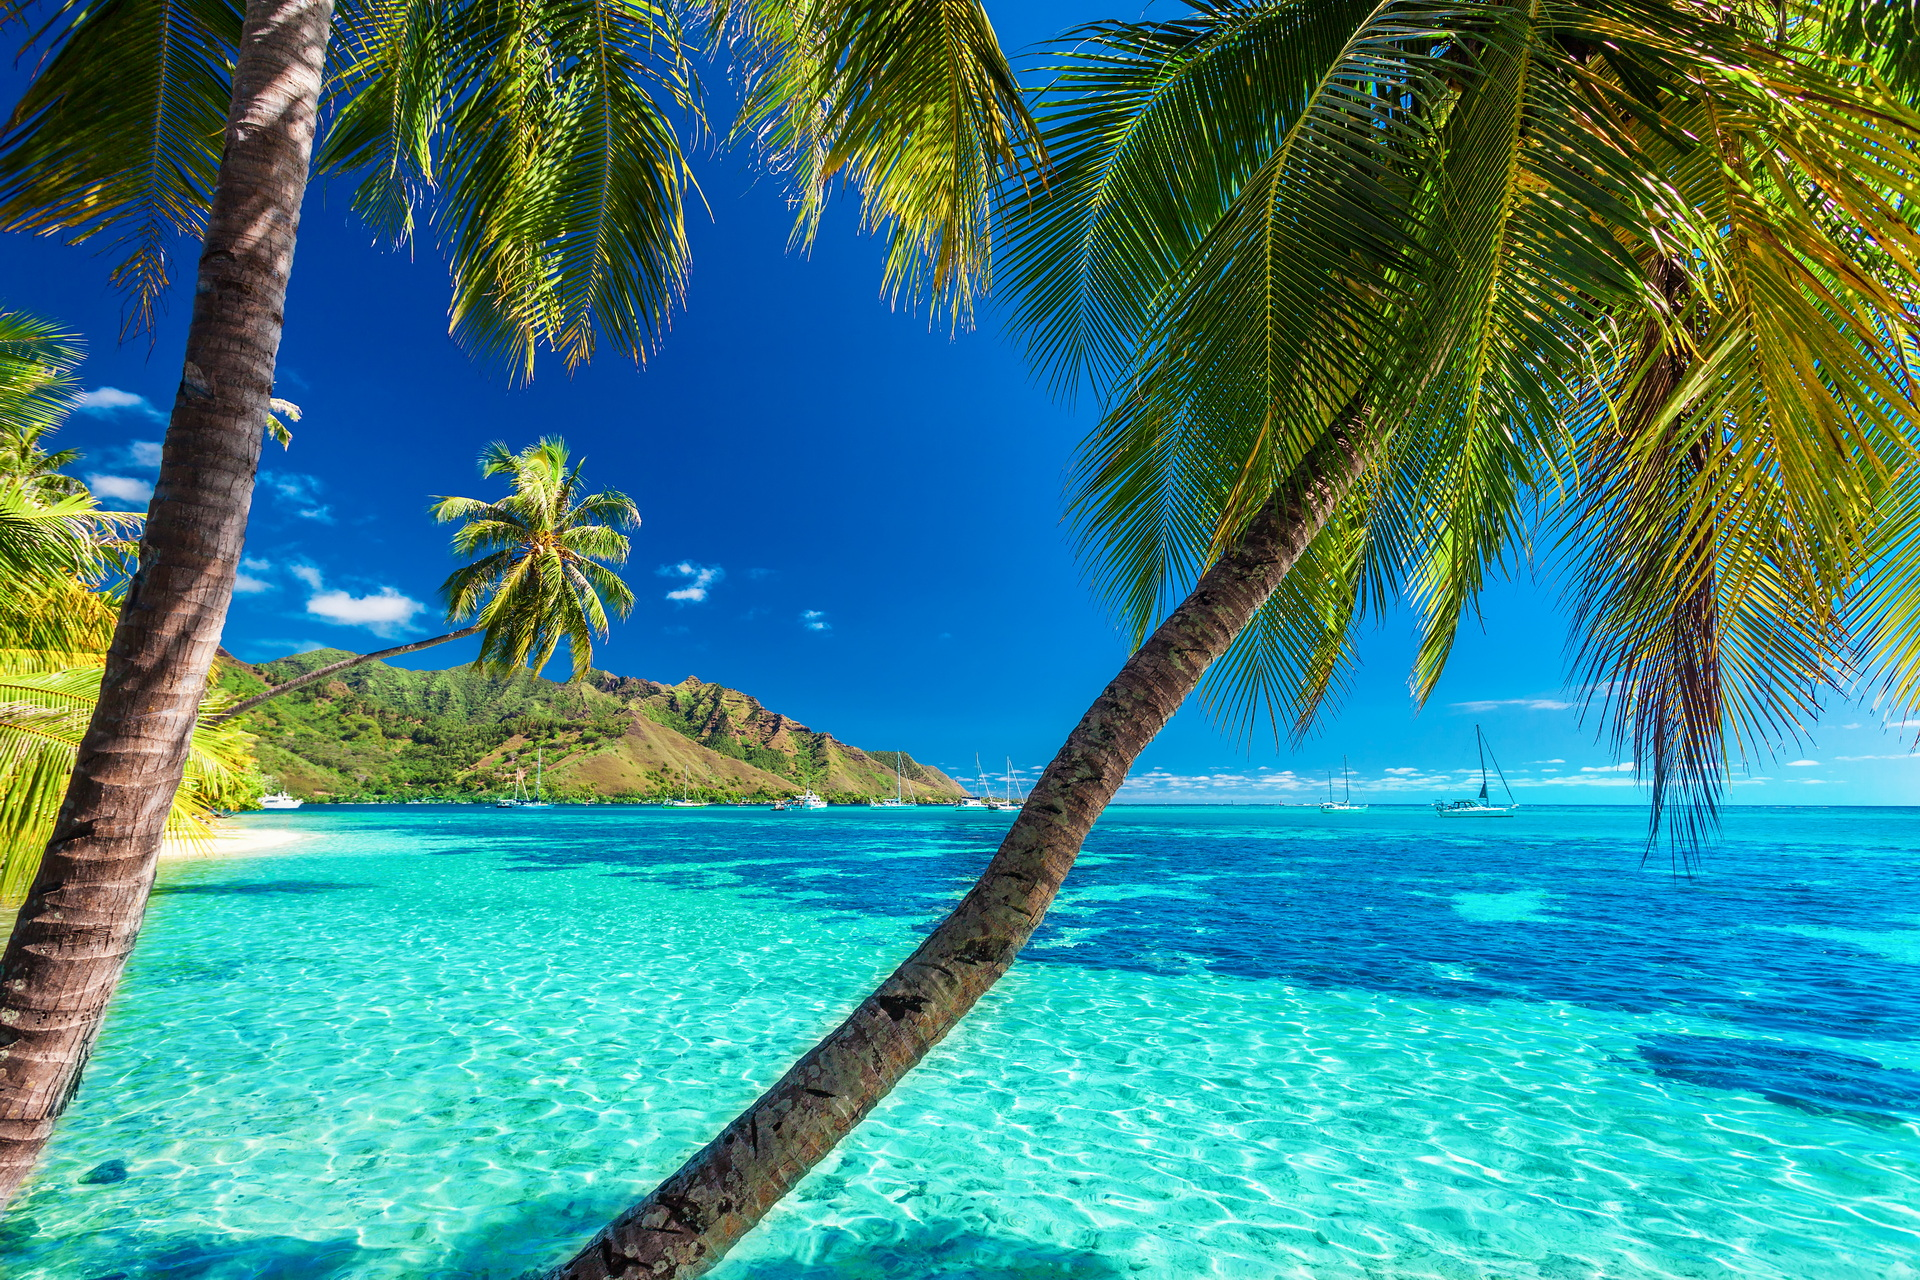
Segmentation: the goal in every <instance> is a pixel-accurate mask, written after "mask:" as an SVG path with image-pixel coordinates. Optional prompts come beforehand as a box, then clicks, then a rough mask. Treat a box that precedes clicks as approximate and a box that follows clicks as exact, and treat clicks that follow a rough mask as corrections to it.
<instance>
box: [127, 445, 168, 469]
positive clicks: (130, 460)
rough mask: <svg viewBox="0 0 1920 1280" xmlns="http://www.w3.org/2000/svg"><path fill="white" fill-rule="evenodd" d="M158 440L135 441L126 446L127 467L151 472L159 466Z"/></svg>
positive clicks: (159, 451)
mask: <svg viewBox="0 0 1920 1280" xmlns="http://www.w3.org/2000/svg"><path fill="white" fill-rule="evenodd" d="M160 453H161V450H160V442H159V441H158V440H135V441H133V442H132V443H131V444H129V445H128V446H127V465H128V466H130V467H141V468H144V469H146V470H148V471H152V470H154V469H156V468H157V467H159V465H160Z"/></svg>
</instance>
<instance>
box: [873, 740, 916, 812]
mask: <svg viewBox="0 0 1920 1280" xmlns="http://www.w3.org/2000/svg"><path fill="white" fill-rule="evenodd" d="M901 754H902V753H901V752H898V751H896V752H894V753H893V794H892V795H890V796H882V797H881V798H880V799H878V800H869V801H867V808H869V809H911V808H913V806H912V805H910V804H908V803H907V800H906V797H905V796H903V795H902V794H901V792H900V757H901Z"/></svg>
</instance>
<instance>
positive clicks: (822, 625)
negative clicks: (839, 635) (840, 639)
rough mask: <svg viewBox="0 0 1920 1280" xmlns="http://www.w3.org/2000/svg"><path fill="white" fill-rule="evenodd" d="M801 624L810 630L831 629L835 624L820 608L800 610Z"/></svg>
mask: <svg viewBox="0 0 1920 1280" xmlns="http://www.w3.org/2000/svg"><path fill="white" fill-rule="evenodd" d="M800 625H801V626H803V627H805V628H806V629H807V630H809V631H831V630H833V624H832V623H831V622H828V621H827V615H826V614H825V613H823V612H821V611H820V610H819V609H803V610H801V611H800Z"/></svg>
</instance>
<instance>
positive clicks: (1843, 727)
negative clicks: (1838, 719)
mask: <svg viewBox="0 0 1920 1280" xmlns="http://www.w3.org/2000/svg"><path fill="white" fill-rule="evenodd" d="M1840 727H1841V728H1842V729H1858V728H1859V727H1860V726H1859V725H1857V724H1843V725H1841V726H1840Z"/></svg>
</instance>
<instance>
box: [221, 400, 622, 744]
mask: <svg viewBox="0 0 1920 1280" xmlns="http://www.w3.org/2000/svg"><path fill="white" fill-rule="evenodd" d="M569 462H570V459H569V455H568V453H567V443H566V441H564V440H562V439H561V438H560V437H559V436H547V437H545V438H544V439H542V440H541V441H540V442H539V443H538V444H532V445H528V446H527V447H526V448H525V449H522V450H521V451H520V452H519V453H513V452H511V451H510V450H509V449H508V448H507V446H506V445H505V444H502V443H501V442H500V441H498V440H496V441H494V442H493V443H492V444H490V445H488V446H487V447H486V448H485V449H483V450H481V452H480V474H481V475H483V476H507V477H509V479H510V482H511V483H512V485H513V492H512V493H511V494H509V495H508V496H507V497H504V498H501V499H500V500H498V501H496V502H488V501H486V500H485V499H482V498H447V497H443V498H440V499H439V500H438V501H437V502H435V503H434V504H433V506H432V507H431V508H430V510H431V511H432V513H433V518H434V519H436V520H438V521H440V522H442V523H443V524H451V523H453V522H454V521H460V522H462V523H461V525H460V527H459V528H458V529H456V530H454V534H453V549H454V553H455V554H456V555H462V556H473V555H478V556H479V557H480V558H479V559H478V560H475V561H474V562H473V563H471V564H468V565H463V566H462V567H460V568H458V569H456V570H454V571H453V574H452V575H451V576H450V577H448V579H447V580H446V581H445V582H443V583H441V584H440V594H441V596H442V597H443V598H444V599H445V600H446V602H447V620H448V621H449V622H465V621H467V619H469V618H471V619H473V621H472V623H471V624H470V625H468V626H465V627H462V628H460V629H459V630H458V631H449V632H447V633H446V634H445V635H440V636H434V637H432V638H431V639H427V640H415V641H414V642H413V643H411V644H403V645H396V646H394V647H393V648H391V649H381V650H379V651H378V652H376V653H362V654H357V655H355V656H354V657H351V658H344V659H342V660H341V661H339V662H331V663H328V664H327V665H326V666H323V667H317V668H315V669H314V670H312V671H309V672H306V673H305V674H304V675H301V676H299V677H297V678H295V679H293V680H289V681H287V682H286V683H285V684H282V685H275V686H274V687H273V688H271V689H269V690H267V691H266V692H265V693H261V694H256V695H254V696H253V697H251V698H248V699H246V700H245V701H243V702H237V703H235V704H234V705H233V706H232V707H230V708H228V709H227V710H226V711H224V712H223V713H222V714H221V715H220V716H219V717H218V718H217V719H215V720H214V721H213V722H212V723H214V724H223V723H225V722H226V721H228V720H231V719H233V717H235V716H237V715H240V714H242V713H243V712H247V711H251V710H252V709H253V708H255V707H257V706H259V705H260V704H261V703H263V702H266V701H267V700H268V699H270V698H277V697H279V696H280V695H281V694H283V693H287V692H289V691H291V690H294V689H298V688H301V687H302V686H305V685H310V684H312V683H314V682H315V681H316V680H324V679H326V678H327V677H328V676H331V675H334V674H336V673H338V672H341V671H345V670H348V669H349V668H351V667H357V666H360V665H361V664H363V663H367V662H373V661H375V660H377V659H381V658H396V657H399V656H400V655H401V654H404V653H417V652H419V651H420V650H422V649H431V648H433V647H434V646H435V645H441V644H446V643H447V642H449V641H452V640H464V639H466V638H467V637H468V636H471V635H476V634H477V635H479V636H480V656H479V657H478V658H477V659H475V660H474V665H475V666H477V667H481V668H484V669H488V670H492V671H499V672H504V671H508V670H511V669H512V668H515V667H519V666H523V665H524V666H526V667H529V668H531V669H532V670H534V671H539V670H541V669H542V668H544V667H545V666H546V665H547V663H548V662H550V661H551V660H552V659H553V655H554V654H555V653H556V652H558V650H559V648H560V642H561V641H562V640H564V641H566V642H567V649H568V652H569V654H570V655H571V657H572V659H573V678H574V679H575V680H578V679H580V678H581V677H582V676H584V675H586V674H587V672H588V670H590V669H591V668H592V666H593V641H594V638H595V637H596V636H598V637H600V638H601V639H605V638H606V635H607V611H608V609H609V608H611V609H612V611H613V612H614V613H616V614H618V615H619V616H620V617H623V618H624V617H626V616H627V614H628V613H629V612H630V611H631V610H632V609H633V590H632V588H630V587H628V586H627V584H626V583H624V582H622V581H621V580H620V576H619V575H618V574H616V573H614V572H613V570H611V569H609V568H607V565H608V564H620V563H622V562H624V561H625V560H626V558H627V551H628V542H627V536H626V535H625V534H624V533H621V532H620V530H621V529H623V528H628V529H632V528H638V527H639V525H640V512H639V509H638V508H636V507H635V506H634V505H633V499H631V498H629V497H628V496H627V495H626V494H624V493H621V492H619V491H617V490H614V489H609V490H607V491H606V492H604V493H590V494H587V495H586V496H584V497H582V496H580V470H581V468H582V467H584V466H585V465H586V460H585V459H582V460H581V461H579V462H575V463H572V464H571V465H569Z"/></svg>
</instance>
